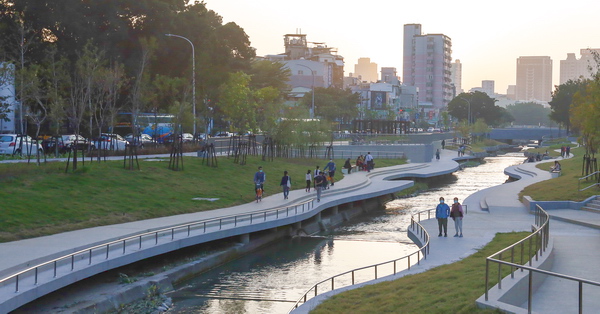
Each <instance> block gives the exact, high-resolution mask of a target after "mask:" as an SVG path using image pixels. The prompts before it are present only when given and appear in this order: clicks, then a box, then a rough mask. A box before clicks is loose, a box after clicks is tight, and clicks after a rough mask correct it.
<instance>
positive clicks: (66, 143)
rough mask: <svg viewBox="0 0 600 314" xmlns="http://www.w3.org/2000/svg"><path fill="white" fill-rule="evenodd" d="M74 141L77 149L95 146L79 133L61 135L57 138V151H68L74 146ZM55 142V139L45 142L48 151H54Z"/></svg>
mask: <svg viewBox="0 0 600 314" xmlns="http://www.w3.org/2000/svg"><path fill="white" fill-rule="evenodd" d="M76 142H77V149H78V150H87V149H94V148H95V147H96V146H95V145H94V143H92V142H91V141H89V140H88V139H87V138H85V137H83V136H81V135H75V134H69V135H61V136H60V137H59V138H58V149H59V152H61V153H64V152H67V151H69V150H70V149H71V148H72V147H74V146H75V143H76ZM55 143H56V141H55V140H50V141H49V142H48V144H47V148H48V151H54V146H55Z"/></svg>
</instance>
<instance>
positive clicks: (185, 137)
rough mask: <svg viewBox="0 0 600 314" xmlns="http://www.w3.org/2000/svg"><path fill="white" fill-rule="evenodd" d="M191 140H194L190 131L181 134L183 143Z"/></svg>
mask: <svg viewBox="0 0 600 314" xmlns="http://www.w3.org/2000/svg"><path fill="white" fill-rule="evenodd" d="M193 140H194V136H193V135H192V134H191V133H183V134H181V141H182V142H183V143H187V142H192V141H193Z"/></svg>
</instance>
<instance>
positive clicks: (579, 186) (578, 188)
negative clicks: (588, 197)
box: [577, 171, 600, 192]
mask: <svg viewBox="0 0 600 314" xmlns="http://www.w3.org/2000/svg"><path fill="white" fill-rule="evenodd" d="M599 175H600V171H596V172H594V173H592V174H588V175H587V176H585V177H581V178H579V180H578V181H577V190H578V191H579V192H581V191H585V190H587V189H589V188H591V187H593V186H597V185H600V182H596V183H594V184H592V185H589V186H587V187H585V188H583V189H582V188H581V180H587V179H588V178H589V177H591V176H596V177H598V176H599Z"/></svg>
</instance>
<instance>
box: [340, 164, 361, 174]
mask: <svg viewBox="0 0 600 314" xmlns="http://www.w3.org/2000/svg"><path fill="white" fill-rule="evenodd" d="M356 169H358V168H356V165H350V170H351V171H350V172H356ZM342 173H343V174H348V169H347V168H342Z"/></svg>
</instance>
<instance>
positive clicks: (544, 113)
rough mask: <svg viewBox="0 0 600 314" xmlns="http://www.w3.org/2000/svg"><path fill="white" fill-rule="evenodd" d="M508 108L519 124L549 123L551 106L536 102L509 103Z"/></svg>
mask: <svg viewBox="0 0 600 314" xmlns="http://www.w3.org/2000/svg"><path fill="white" fill-rule="evenodd" d="M506 110H507V111H508V112H509V113H510V114H511V116H512V117H513V119H514V122H515V123H516V124H518V125H549V124H550V117H549V115H550V112H551V110H550V108H546V107H544V106H542V105H541V104H537V103H534V102H525V103H519V102H518V103H516V104H514V105H508V106H507V107H506Z"/></svg>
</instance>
